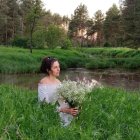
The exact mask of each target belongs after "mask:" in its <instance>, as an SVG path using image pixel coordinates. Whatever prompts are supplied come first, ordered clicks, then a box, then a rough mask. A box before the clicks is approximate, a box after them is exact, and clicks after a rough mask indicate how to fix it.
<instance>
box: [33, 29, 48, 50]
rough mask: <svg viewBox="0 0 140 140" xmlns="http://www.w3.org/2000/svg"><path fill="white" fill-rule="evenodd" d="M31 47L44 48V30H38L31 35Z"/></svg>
mask: <svg viewBox="0 0 140 140" xmlns="http://www.w3.org/2000/svg"><path fill="white" fill-rule="evenodd" d="M33 46H34V47H35V48H44V47H45V46H46V30H45V29H39V30H36V31H35V32H34V33H33Z"/></svg>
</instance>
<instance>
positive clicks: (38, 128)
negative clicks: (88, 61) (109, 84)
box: [0, 85, 140, 140]
mask: <svg viewBox="0 0 140 140" xmlns="http://www.w3.org/2000/svg"><path fill="white" fill-rule="evenodd" d="M0 96H1V98H0V114H1V117H0V139H49V140H58V139H61V140H66V139H73V140H76V139H84V140H85V139H86V140H90V139H127V140H139V139H140V128H139V125H140V124H139V120H140V119H139V116H140V95H139V93H138V92H126V91H125V90H121V89H114V88H103V89H96V90H94V91H93V92H92V93H91V94H89V95H88V97H87V99H86V101H85V102H84V104H83V106H82V111H81V112H80V114H79V117H78V118H75V120H73V122H72V124H71V125H70V126H69V127H68V128H62V127H61V125H60V123H59V116H58V113H57V112H53V111H52V110H55V106H53V105H47V104H44V105H40V104H39V103H38V101H37V92H36V91H30V90H25V89H21V88H17V87H13V86H8V85H7V86H6V85H0ZM68 136H69V137H68Z"/></svg>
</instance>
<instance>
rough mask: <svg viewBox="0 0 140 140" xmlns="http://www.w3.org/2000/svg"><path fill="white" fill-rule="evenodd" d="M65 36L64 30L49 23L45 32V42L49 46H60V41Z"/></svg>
mask: <svg viewBox="0 0 140 140" xmlns="http://www.w3.org/2000/svg"><path fill="white" fill-rule="evenodd" d="M65 38H66V34H65V31H64V30H63V29H62V28H60V27H58V26H56V25H50V26H49V27H48V29H47V32H46V42H47V46H48V47H49V48H52V49H53V48H55V47H57V46H61V42H62V41H63V40H64V39H65Z"/></svg>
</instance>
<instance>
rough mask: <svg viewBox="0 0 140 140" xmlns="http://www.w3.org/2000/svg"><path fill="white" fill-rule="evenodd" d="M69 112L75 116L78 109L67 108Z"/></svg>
mask: <svg viewBox="0 0 140 140" xmlns="http://www.w3.org/2000/svg"><path fill="white" fill-rule="evenodd" d="M69 114H71V115H73V116H76V115H78V109H77V108H69Z"/></svg>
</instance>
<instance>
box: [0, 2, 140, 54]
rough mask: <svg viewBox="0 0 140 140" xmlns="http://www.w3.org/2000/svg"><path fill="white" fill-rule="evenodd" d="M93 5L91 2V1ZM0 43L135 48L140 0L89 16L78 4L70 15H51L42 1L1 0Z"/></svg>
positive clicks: (139, 33)
mask: <svg viewBox="0 0 140 140" xmlns="http://www.w3.org/2000/svg"><path fill="white" fill-rule="evenodd" d="M93 4H94V2H93ZM0 23H1V24H0V44H2V45H15V46H20V47H29V48H30V50H31V52H32V48H33V47H35V48H44V47H49V48H55V47H57V46H60V47H62V48H68V47H72V46H74V47H75V46H82V47H93V46H104V47H109V46H111V47H118V46H127V47H132V48H138V47H139V44H140V1H139V0H135V1H134V0H122V1H121V2H120V7H119V8H118V7H117V6H116V5H115V4H113V5H112V7H110V8H109V9H108V11H107V12H106V14H103V13H102V11H101V10H98V11H97V12H95V14H94V15H93V17H92V18H91V17H89V15H88V9H87V7H86V5H84V4H80V5H79V6H77V8H76V9H75V10H74V14H73V15H72V16H71V18H68V17H66V16H63V17H61V16H60V15H59V14H57V13H55V14H52V13H51V11H49V10H48V11H46V10H44V8H43V4H42V1H41V0H1V3H0Z"/></svg>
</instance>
